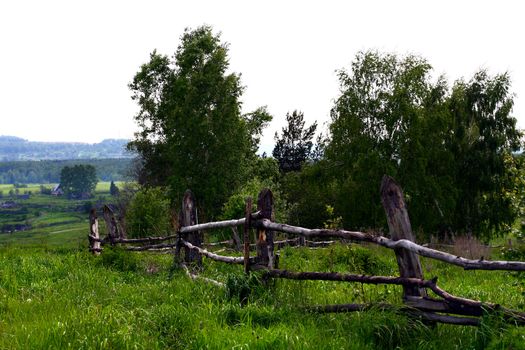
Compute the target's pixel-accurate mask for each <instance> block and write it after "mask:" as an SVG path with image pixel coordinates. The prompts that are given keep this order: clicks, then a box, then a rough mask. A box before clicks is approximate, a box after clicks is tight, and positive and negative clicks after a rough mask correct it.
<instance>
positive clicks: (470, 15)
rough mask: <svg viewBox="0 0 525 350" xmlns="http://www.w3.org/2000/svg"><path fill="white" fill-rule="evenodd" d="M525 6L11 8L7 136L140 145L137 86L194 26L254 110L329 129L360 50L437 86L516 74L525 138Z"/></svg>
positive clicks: (2, 54) (3, 23)
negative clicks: (482, 73)
mask: <svg viewBox="0 0 525 350" xmlns="http://www.w3.org/2000/svg"><path fill="white" fill-rule="evenodd" d="M524 6H525V5H521V2H520V1H504V0H503V1H502V0H500V1H491V2H488V1H433V2H430V1H397V2H394V1H366V2H365V1H359V2H358V1H328V0H326V1H316V2H313V1H284V0H281V1H269V0H266V1H259V2H255V1H151V0H150V1H109V0H106V1H98V0H96V1H94V0H91V1H72V0H69V1H53V0H47V1H38V0H35V1H24V0H19V1H14V0H13V1H8V0H0V135H14V136H19V137H23V138H26V139H29V140H32V141H80V142H99V141H101V140H102V139H105V138H131V137H132V136H133V132H134V131H136V126H135V123H134V121H133V116H134V114H135V113H136V112H137V107H136V105H135V104H134V102H133V101H132V100H131V98H130V96H131V94H130V92H129V90H128V88H127V84H128V83H129V82H130V81H131V79H132V78H133V75H134V74H135V73H136V72H137V71H138V69H139V66H140V65H141V64H142V63H145V62H146V61H147V60H148V57H149V53H150V52H151V51H153V49H155V48H156V49H158V51H159V53H163V54H168V55H172V54H173V53H174V52H175V50H176V48H177V46H178V44H179V38H180V35H181V34H182V33H183V30H184V28H185V27H191V28H195V27H197V26H199V25H202V24H209V25H212V26H213V27H214V29H215V31H217V32H218V31H221V32H222V40H223V41H226V42H229V43H230V62H231V69H232V71H234V72H238V73H241V74H242V83H243V85H245V86H246V92H245V94H244V96H243V102H244V105H243V110H244V112H249V111H251V110H253V109H255V108H256V107H258V106H262V105H267V106H268V109H269V111H270V112H271V113H272V114H273V115H274V122H272V125H271V126H270V128H268V130H266V132H265V137H264V139H263V149H264V150H266V151H271V149H272V147H273V134H274V133H275V131H276V130H280V129H281V127H282V126H283V125H284V123H283V120H284V116H285V114H286V112H287V111H292V110H294V109H299V110H302V111H303V112H304V113H305V118H306V119H307V121H308V122H311V121H313V120H318V121H319V122H320V124H322V123H324V122H327V121H328V120H329V110H330V107H331V106H332V103H333V99H334V98H336V97H337V95H338V81H337V77H336V74H335V71H336V70H337V69H341V68H348V67H349V65H350V62H351V61H352V60H353V58H354V56H355V54H356V53H357V52H358V51H359V50H367V49H378V50H380V51H384V52H395V53H398V54H406V53H414V54H419V55H421V56H423V57H424V58H426V59H427V60H428V61H429V62H430V63H431V64H432V65H433V67H434V72H435V75H436V76H437V75H439V74H442V73H444V74H446V76H447V77H448V79H449V81H450V82H452V81H453V80H455V79H457V78H459V77H466V78H467V79H468V78H470V77H471V76H472V74H473V73H474V72H475V71H476V70H478V69H479V68H481V67H484V68H488V69H489V72H491V73H492V74H495V73H502V72H505V71H508V72H509V73H510V74H511V78H512V81H513V92H514V93H515V94H516V96H517V97H516V99H515V107H514V116H515V117H516V118H517V119H518V126H519V127H520V128H525V115H524V114H525V107H524V104H525V97H524V96H523V95H524V94H525V93H524V90H525V69H524V64H525V47H524V44H523V43H524V42H523V40H524V39H523V35H524V33H525V24H524V23H525V20H524V15H525V11H523V7H524Z"/></svg>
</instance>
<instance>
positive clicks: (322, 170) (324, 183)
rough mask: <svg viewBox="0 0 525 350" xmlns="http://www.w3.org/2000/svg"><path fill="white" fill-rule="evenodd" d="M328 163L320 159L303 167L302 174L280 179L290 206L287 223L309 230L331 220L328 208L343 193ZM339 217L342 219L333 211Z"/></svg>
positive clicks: (286, 175)
mask: <svg viewBox="0 0 525 350" xmlns="http://www.w3.org/2000/svg"><path fill="white" fill-rule="evenodd" d="M328 166H329V164H328V163H327V162H326V161H324V160H321V161H319V162H316V163H310V164H304V165H303V169H302V170H301V172H289V173H286V174H284V176H283V177H282V180H281V188H282V193H283V195H284V197H285V199H286V202H287V203H288V206H289V208H288V217H287V219H286V222H287V223H290V224H292V225H299V226H303V227H308V228H320V227H323V224H324V223H325V222H326V221H327V220H330V218H331V217H330V214H329V213H328V212H327V211H326V206H327V205H331V206H333V203H334V202H335V198H336V195H337V194H338V192H339V191H340V189H339V188H337V183H336V182H335V181H334V179H333V173H332V172H331V170H330V169H329V168H327V167H328ZM333 214H334V215H335V216H336V217H337V216H341V214H340V213H339V212H338V211H337V208H334V213H333Z"/></svg>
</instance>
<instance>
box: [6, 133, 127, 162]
mask: <svg viewBox="0 0 525 350" xmlns="http://www.w3.org/2000/svg"><path fill="white" fill-rule="evenodd" d="M127 142H128V140H124V139H108V140H103V141H102V142H99V143H94V144H89V143H80V142H37V141H27V140H25V139H22V138H20V137H15V136H1V135H0V161H17V160H19V161H24V160H43V159H47V160H51V159H54V160H57V159H94V158H131V155H130V154H129V153H127V152H126V148H125V146H126V144H127Z"/></svg>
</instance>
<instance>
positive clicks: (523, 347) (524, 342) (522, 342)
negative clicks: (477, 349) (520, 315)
mask: <svg viewBox="0 0 525 350" xmlns="http://www.w3.org/2000/svg"><path fill="white" fill-rule="evenodd" d="M486 349H487V350H510V349H512V350H525V330H524V329H523V328H509V329H507V330H506V331H504V332H502V334H498V335H497V336H495V337H494V338H493V339H492V340H491V341H490V342H489V344H488V346H487V347H486Z"/></svg>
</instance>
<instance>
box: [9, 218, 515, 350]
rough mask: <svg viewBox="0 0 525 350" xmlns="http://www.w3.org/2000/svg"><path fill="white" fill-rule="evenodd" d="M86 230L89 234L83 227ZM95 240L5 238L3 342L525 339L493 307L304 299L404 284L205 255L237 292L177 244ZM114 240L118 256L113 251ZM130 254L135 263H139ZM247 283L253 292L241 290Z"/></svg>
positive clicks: (301, 251) (450, 275)
mask: <svg viewBox="0 0 525 350" xmlns="http://www.w3.org/2000/svg"><path fill="white" fill-rule="evenodd" d="M85 224H86V223H83V226H84V227H85ZM78 235H79V237H80V236H82V237H84V238H83V239H84V241H85V240H86V239H85V228H84V229H83V230H80V232H79V233H78ZM353 247H354V246H352V249H350V250H353ZM86 248H87V247H86V246H83V247H82V250H78V249H77V248H63V247H60V248H59V249H58V248H51V247H42V246H33V247H32V248H28V247H24V248H19V247H17V246H16V244H12V245H10V246H9V247H0V320H1V322H0V326H1V329H2V334H3V335H4V336H2V337H0V348H2V349H4V348H5V349H49V348H53V349H55V348H57V349H61V348H75V349H77V348H78V349H91V348H97V349H115V348H118V349H127V348H139V349H141V348H147V349H166V348H175V349H202V348H212V349H230V348H250V349H269V348H271V349H391V348H398V349H414V350H415V349H418V350H419V349H455V348H456V349H479V350H481V349H484V348H486V347H487V346H488V347H489V348H493V349H504V348H512V347H513V346H514V347H515V348H518V349H519V348H520V347H519V346H520V344H521V343H520V341H521V340H522V331H521V329H520V328H517V327H513V326H510V327H508V328H502V327H501V324H500V323H499V321H498V317H497V315H495V316H490V317H484V318H483V326H482V327H481V328H479V329H478V328H474V327H462V326H454V325H441V324H440V325H438V326H436V327H432V328H429V327H427V326H425V325H423V324H422V323H421V322H419V321H417V320H414V319H412V318H410V317H407V316H406V315H405V314H403V313H401V312H399V311H397V310H396V309H393V310H389V311H384V310H382V309H381V308H377V309H372V310H369V311H366V312H356V313H345V314H318V313H310V312H305V311H304V309H303V307H304V306H308V305H314V304H318V303H326V304H335V303H349V302H357V303H363V302H374V301H381V302H385V303H396V302H400V298H401V287H398V286H372V285H362V284H354V283H336V282H328V281H326V282H323V281H289V280H278V281H274V282H275V283H273V284H272V285H271V288H267V287H266V286H265V285H264V284H263V283H260V282H261V281H258V280H257V279H256V277H246V276H244V275H243V274H242V272H241V269H240V267H239V266H230V265H227V264H220V263H216V262H213V261H210V260H205V261H204V267H203V270H202V271H201V272H200V273H201V274H202V275H204V276H206V277H210V278H214V279H217V280H220V281H224V282H226V284H227V285H229V286H230V287H231V288H230V289H229V290H230V291H231V293H230V296H231V300H230V301H228V300H227V298H226V297H227V293H229V292H227V290H223V289H220V288H217V287H216V286H214V285H211V284H208V283H205V282H202V281H200V280H191V279H189V278H188V277H187V276H186V274H185V273H184V272H183V271H182V270H175V271H174V272H173V274H172V275H171V276H170V268H171V266H172V263H173V258H172V257H171V256H170V255H159V254H149V253H136V252H124V251H120V252H110V250H111V249H105V250H104V252H102V255H101V256H93V255H92V254H90V253H89V252H88V251H87V249H86ZM105 248H109V247H105ZM330 249H331V248H328V249H318V250H310V249H305V248H298V249H295V248H288V249H286V250H284V251H282V253H283V254H282V255H281V263H282V264H283V267H284V268H288V269H290V270H294V271H298V270H302V271H316V270H317V271H319V270H320V267H321V264H323V262H326V261H327V260H328V256H329V255H330ZM359 249H360V250H365V248H363V247H359ZM108 252H109V254H110V258H104V254H105V253H108ZM352 254H353V253H349V252H348V249H347V248H346V247H343V246H341V247H338V246H336V247H334V261H335V260H337V261H338V263H337V264H335V265H334V269H335V270H336V271H341V272H344V271H348V270H349V269H350V267H349V265H348V263H349V262H350V261H351V259H348V258H347V256H349V255H352ZM368 254H369V255H370V256H374V258H372V259H374V260H375V259H379V260H381V261H382V262H384V263H386V265H387V267H393V268H394V271H390V272H389V271H387V270H377V269H375V270H368V271H374V272H375V273H378V272H379V273H382V274H391V273H392V272H394V273H395V266H396V262H395V257H394V255H393V254H392V252H391V251H385V250H379V249H378V250H371V251H369V252H368ZM355 256H361V253H357V254H355ZM104 259H106V261H107V262H103V260H104ZM128 259H135V260H134V261H135V263H136V264H135V263H132V264H131V267H130V264H129V263H128V262H127V260H128ZM357 259H358V260H359V261H365V260H366V259H361V258H357ZM423 268H424V270H425V273H426V274H427V273H430V274H431V275H432V276H437V277H438V280H439V281H440V286H442V287H443V288H444V289H445V290H447V291H450V292H452V293H454V294H457V295H461V296H465V297H468V298H476V299H482V300H486V301H491V302H495V303H501V304H503V305H505V306H509V307H513V308H515V307H516V306H517V305H518V304H520V303H523V296H522V295H521V294H520V290H521V289H522V286H521V285H514V284H509V283H508V278H509V276H508V275H507V274H506V273H503V272H494V271H464V270H462V269H458V268H457V267H454V266H449V265H445V264H441V263H435V262H434V263H433V264H430V262H429V260H426V259H425V260H423ZM366 269H367V267H364V270H361V271H367V270H366ZM429 269H432V270H431V272H429ZM252 279H253V280H252ZM228 281H229V282H228ZM502 285H505V288H501V286H502ZM246 286H248V287H249V290H250V292H249V293H244V292H241V291H242V290H246V289H245V287H246ZM246 294H249V296H248V297H247V298H245V300H246V301H245V303H244V305H240V300H242V299H243V298H242V296H244V295H246Z"/></svg>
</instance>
